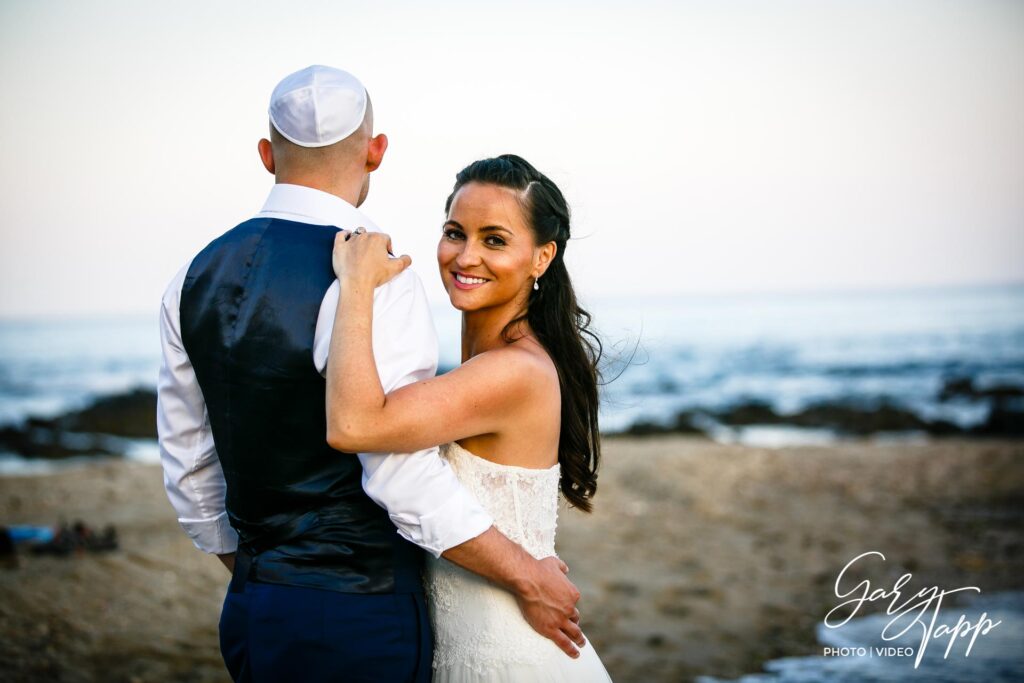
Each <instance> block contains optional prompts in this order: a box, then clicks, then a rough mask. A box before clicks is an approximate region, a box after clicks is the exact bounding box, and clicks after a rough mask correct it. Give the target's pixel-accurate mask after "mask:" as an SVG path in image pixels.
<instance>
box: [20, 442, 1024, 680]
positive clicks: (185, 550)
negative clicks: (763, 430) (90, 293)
mask: <svg viewBox="0 0 1024 683" xmlns="http://www.w3.org/2000/svg"><path fill="white" fill-rule="evenodd" d="M1022 493H1024V441H1020V440H987V439H986V440H982V439H974V440H968V439H959V438H957V439H938V440H931V441H927V442H914V443H892V442H890V443H886V442H875V441H870V440H861V441H851V442H845V443H842V444H839V445H833V446H824V447H822V446H813V447H812V446H802V447H788V448H782V449H762V448H753V447H745V446H729V445H721V444H716V443H714V442H712V441H709V440H707V439H705V438H702V437H697V436H665V437H651V438H632V437H630V438H622V437H618V438H616V437H612V438H608V439H607V440H606V442H605V448H604V464H603V469H602V473H601V477H600V488H599V492H598V496H597V499H596V501H595V503H596V505H595V508H596V509H595V512H594V513H593V514H592V515H584V514H581V513H578V512H576V511H573V510H563V511H562V513H561V514H560V519H559V536H558V548H559V554H560V555H561V556H562V557H563V558H564V559H565V560H566V561H567V562H568V563H569V565H570V568H571V573H570V576H571V578H572V579H573V580H574V581H576V583H577V585H578V586H579V587H580V589H581V591H582V593H583V599H582V601H581V602H580V611H581V613H582V625H583V627H584V630H585V632H586V633H587V634H588V636H589V637H590V639H591V641H592V642H593V644H594V645H595V646H596V647H597V648H598V649H599V653H600V655H601V657H602V659H603V660H604V662H605V664H606V665H607V667H608V669H609V671H610V672H611V673H612V675H613V677H614V678H615V680H617V681H687V680H691V679H692V678H693V677H694V676H696V675H702V674H703V675H713V676H719V677H731V676H737V675H740V674H743V673H749V672H754V671H758V670H759V669H760V665H761V663H762V662H764V661H765V660H767V659H771V658H776V657H779V656H784V655H796V654H812V653H815V652H816V651H818V652H819V653H820V650H819V648H817V647H816V646H815V640H814V628H815V626H816V624H817V623H819V622H820V621H821V619H822V618H823V616H824V614H825V613H826V612H827V611H828V610H829V609H830V608H831V607H832V606H834V605H835V604H836V603H837V599H836V598H835V597H834V596H833V594H832V585H833V583H834V581H835V577H836V574H837V573H838V571H839V570H840V569H841V568H842V567H843V565H845V564H846V563H847V562H848V561H849V560H850V559H852V558H853V557H855V556H856V555H859V554H861V553H863V552H866V551H870V550H876V551H880V552H882V553H884V554H885V557H886V561H885V562H884V563H878V564H877V565H875V567H874V569H873V574H872V572H869V574H871V578H872V580H873V581H874V580H877V581H878V585H880V586H891V585H892V582H893V580H894V579H895V578H896V577H898V576H899V575H900V574H903V573H905V572H912V573H913V575H914V578H913V583H912V584H911V586H916V587H923V586H930V585H938V586H940V587H944V588H953V587H957V586H963V585H975V586H978V587H980V588H981V589H982V591H983V592H985V593H989V592H994V591H997V590H1004V589H1019V588H1021V587H1022V584H1024V578H1022V577H1024V571H1022V569H1024V544H1022V531H1021V524H1020V521H1021V518H1022V512H1024V497H1022ZM76 518H81V519H83V520H85V521H86V522H87V523H88V524H90V525H92V526H96V527H98V526H101V525H104V524H107V523H111V524H114V525H116V527H117V529H118V532H119V534H120V539H121V549H120V550H118V551H115V552H113V553H109V554H97V555H80V556H74V557H70V558H54V557H36V556H32V555H30V554H29V553H27V552H19V560H18V565H17V566H16V567H13V568H8V569H3V570H0V590H2V591H3V595H4V599H3V600H2V601H0V662H2V665H0V678H2V679H3V680H8V681H37V680H52V681H227V680H228V678H227V675H226V673H225V672H224V670H223V666H222V663H221V660H220V654H219V651H218V646H217V619H218V616H219V613H220V604H221V600H222V598H223V593H224V589H225V586H226V583H227V580H228V575H227V572H226V570H224V569H223V567H222V566H221V565H220V564H219V563H218V562H217V560H216V559H215V558H213V557H210V556H207V555H204V554H202V553H200V552H198V551H196V550H195V549H194V548H193V547H192V544H191V542H190V541H189V540H188V539H187V538H186V537H185V535H184V533H183V532H182V531H181V530H180V529H179V527H178V525H177V523H176V522H175V520H174V516H173V512H172V510H171V507H170V504H169V503H168V501H167V499H166V496H165V494H164V491H163V486H162V480H161V471H160V468H159V467H158V466H153V465H144V464H138V463H132V462H127V461H122V460H108V461H105V462H103V463H102V464H92V465H88V466H83V467H74V468H69V469H66V470H64V471H61V472H58V473H55V474H49V475H43V476H29V477H7V478H0V520H2V522H3V523H6V524H53V523H56V522H57V521H58V520H60V519H65V520H67V521H71V520H74V519H76Z"/></svg>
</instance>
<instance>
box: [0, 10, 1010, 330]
mask: <svg viewBox="0 0 1024 683" xmlns="http://www.w3.org/2000/svg"><path fill="white" fill-rule="evenodd" d="M314 63H320V64H329V65H332V66H337V67H340V68H344V69H347V70H349V71H351V72H353V73H355V74H356V75H357V76H358V77H359V78H360V79H361V80H362V81H363V82H364V84H365V85H366V86H367V88H368V89H369V91H370V93H371V96H372V97H373V101H374V109H375V113H376V123H377V130H378V131H379V132H385V133H387V134H388V136H389V138H390V143H391V144H390V147H389V150H388V153H387V156H386V158H385V163H384V166H383V167H382V168H381V169H380V171H378V172H377V173H376V174H375V175H374V178H373V185H372V190H371V194H370V198H369V200H368V201H367V203H366V204H365V205H364V207H363V208H364V210H365V211H366V212H367V213H368V214H369V215H370V216H371V217H373V218H374V220H375V221H376V222H377V223H378V224H380V225H381V226H382V227H384V228H385V229H386V230H387V231H389V232H390V233H392V235H393V236H394V238H395V242H396V246H397V248H398V249H399V250H400V251H403V252H407V253H410V254H411V255H412V256H413V259H414V267H415V268H417V269H418V270H419V272H420V273H421V275H422V276H423V280H424V281H425V282H426V284H427V286H428V291H429V292H430V294H431V298H432V299H433V300H434V301H443V300H444V293H443V290H442V289H441V287H440V285H439V282H438V278H437V275H436V265H435V260H434V249H435V246H436V243H437V238H438V236H439V232H440V225H441V223H442V221H443V215H442V210H443V205H444V200H445V197H446V196H447V194H448V192H449V190H450V188H451V184H452V182H453V180H454V175H455V173H456V172H457V171H458V170H459V169H460V168H462V167H463V166H464V165H466V164H467V163H469V162H470V161H473V160H474V159H477V158H481V157H484V156H493V155H495V154H500V153H503V152H514V153H517V154H520V155H522V156H524V157H526V158H527V159H528V160H530V161H531V162H532V163H533V164H534V165H535V166H537V167H538V168H540V169H541V170H542V171H544V172H546V173H547V174H548V175H550V176H551V177H552V178H553V179H554V180H555V182H557V183H559V185H560V186H561V187H562V189H563V191H564V192H565V193H566V195H567V197H568V198H569V200H570V202H571V204H572V208H573V210H574V218H575V224H574V231H575V234H576V236H577V237H579V238H580V239H578V240H575V241H573V242H571V243H570V245H569V248H568V259H569V264H570V269H571V270H572V272H573V275H574V277H575V279H576V282H577V286H578V288H579V290H580V291H581V293H582V294H583V296H584V298H588V297H590V298H596V297H601V296H606V295H612V294H616V295H635V296H637V297H638V300H642V297H643V296H645V295H652V294H657V295H666V294H674V293H698V294H699V293H709V294H710V293H720V292H746V291H775V290H784V291H785V290H796V291H805V290H824V289H862V288H871V289H877V288H888V287H902V286H921V285H933V284H956V283H989V282H1008V281H1017V282H1019V281H1024V3H1021V2H1014V1H1009V0H1007V1H1004V2H985V1H982V0H964V1H962V2H940V1H931V0H929V1H918V2H911V1H908V2H898V3H894V2H890V1H888V0H886V1H882V2H821V1H815V2H688V3H687V2H684V3H678V2H675V3H669V2H664V3H657V2H631V3H628V6H627V3H620V4H610V3H595V2H565V3H556V2H539V3H529V2H515V3H509V4H506V5H499V4H497V3H491V2H486V3H481V2H472V3H471V2H465V3H452V2H447V3H446V2H434V3H415V2H408V3H398V2H395V3H391V2H389V3H359V4H355V3H353V4H351V5H349V3H340V2H290V3H281V2H275V3H269V2H266V3H263V2H234V3H228V2H223V3H209V2H185V1H179V2H175V3H139V2H82V1H77V2H42V1H34V2H12V1H9V0H6V1H5V0H0V89H2V97H3V106H2V107H0V210H2V223H0V316H49V315H67V314H72V315H76V316H78V315H81V316H88V315H95V314H119V313H140V312H155V310H156V308H157V306H158V304H159V299H160V295H161V293H162V292H163V289H164V287H165V286H166V284H167V283H168V281H169V280H170V279H171V278H172V277H173V275H174V273H175V272H176V271H177V270H178V269H179V268H180V267H181V266H182V265H184V264H185V263H186V262H187V260H188V259H189V258H190V257H191V256H192V255H193V254H194V253H196V252H197V251H198V250H199V249H201V248H202V247H203V246H205V244H207V243H208V242H209V241H210V240H211V239H213V238H214V237H216V236H217V235H219V234H220V233H222V232H224V231H225V230H227V229H229V228H231V227H233V226H234V225H235V224H237V223H239V222H241V221H242V220H245V219H246V218H248V217H250V216H251V215H252V214H254V213H255V212H256V211H258V210H259V208H260V206H261V204H262V202H263V200H264V198H265V195H266V193H267V191H268V190H269V188H270V184H271V182H272V178H271V177H270V176H269V175H268V174H266V172H265V171H264V170H263V168H262V167H261V166H260V163H259V160H258V157H257V155H256V142H257V140H258V139H259V138H260V137H262V136H264V135H266V126H267V115H266V109H267V101H268V98H269V95H270V92H271V90H272V89H273V87H274V85H275V84H276V83H277V82H278V81H279V80H280V79H281V78H282V77H284V76H285V75H287V74H288V73H290V72H292V71H295V70H297V69H300V68H302V67H305V66H307V65H309V64H314Z"/></svg>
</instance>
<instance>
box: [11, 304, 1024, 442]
mask: <svg viewBox="0 0 1024 683" xmlns="http://www.w3.org/2000/svg"><path fill="white" fill-rule="evenodd" d="M583 303H584V305H585V306H586V307H587V308H588V309H589V310H590V312H591V313H592V314H593V316H594V321H593V325H594V328H595V329H596V330H597V331H598V332H599V333H600V334H601V337H602V340H603V343H604V346H605V352H606V356H605V360H604V362H603V364H602V370H603V373H604V377H605V381H606V384H605V385H604V386H603V401H602V412H601V423H602V430H603V431H604V432H606V433H617V432H623V431H629V430H634V431H639V432H643V433H649V432H651V431H652V430H653V431H657V430H666V431H673V430H679V429H681V427H680V425H682V426H683V427H685V428H687V429H688V428H690V427H692V428H694V429H699V431H702V432H704V433H706V434H708V435H710V436H712V438H715V439H717V440H720V441H737V442H743V443H753V444H758V445H765V446H773V445H778V446H781V445H788V444H794V443H827V442H830V441H834V440H835V439H837V438H839V437H841V436H842V435H843V429H842V428H836V427H835V426H833V425H831V423H829V422H828V421H827V420H826V421H825V422H823V423H822V424H817V423H815V422H814V421H813V420H809V418H808V416H812V417H813V416H817V415H819V413H820V412H821V411H822V410H823V406H824V407H830V408H832V409H833V412H835V410H834V408H835V407H836V406H839V408H841V409H842V410H847V411H850V410H858V411H863V412H864V414H865V415H871V414H872V413H871V411H876V412H877V411H878V410H880V409H884V410H886V411H889V413H894V414H896V415H897V417H898V418H899V419H898V420H896V421H895V422H893V421H892V420H890V422H892V423H893V424H896V426H897V427H898V428H897V429H894V430H892V434H891V436H892V437H893V438H914V437H915V436H920V435H923V434H926V433H928V432H929V431H930V430H931V427H932V426H935V425H939V426H941V427H942V428H943V429H945V430H947V431H950V430H971V429H977V428H979V426H983V425H985V424H986V420H990V418H991V415H992V414H993V410H994V409H995V407H997V406H998V407H1001V409H1004V410H1011V411H1016V412H1020V411H1021V410H1024V399H1022V398H1021V396H1024V284H1006V285H971V286H943V287H914V288H902V289H885V290H868V291H853V290H842V291H832V292H790V293H778V292H774V293H773V292H763V293H754V294H750V293H748V294H714V295H701V294H689V295H674V296H669V295H665V296H646V297H637V296H630V297H604V298H595V299H593V300H584V302H583ZM432 308H433V311H434V316H435V323H436V326H437V329H438V337H439V342H440V367H441V371H444V370H447V369H450V368H452V367H455V366H456V365H457V364H458V362H459V353H460V345H459V327H460V325H459V314H458V312H457V311H455V310H454V309H452V308H451V307H449V306H448V305H447V304H434V305H433V306H432ZM159 363H160V342H159V332H158V326H157V316H156V313H155V312H154V314H152V315H137V314H135V315H124V316H112V315H100V316H94V317H77V318H76V317H62V318H37V319H25V318H21V319H11V318H8V319H0V428H3V427H16V426H18V425H23V424H24V423H25V421H26V420H28V419H29V418H43V419H52V418H55V417H57V416H60V415H62V414H64V413H67V412H68V411H73V410H77V409H81V408H83V407H84V406H87V405H89V404H90V402H92V401H95V400H97V399H98V398H101V397H104V396H111V395H116V394H119V393H124V392H129V391H132V390H134V389H137V388H142V389H145V390H153V389H155V386H156V379H157V372H158V368H159ZM815 411H817V412H815ZM740 413H742V415H741V414H740ZM751 413H753V415H751ZM812 413H813V415H812ZM844 419H845V418H844ZM921 425H924V427H922V426H921ZM883 426H884V425H883ZM855 431H856V430H855ZM872 431H873V432H874V431H880V432H883V434H882V436H884V432H886V431H887V430H885V429H882V430H877V429H873V430H872ZM932 431H933V430H932ZM0 450H4V449H2V448H0ZM136 451H139V452H147V451H150V449H148V448H146V447H144V446H139V447H137V448H136ZM7 455H8V456H9V455H10V453H7Z"/></svg>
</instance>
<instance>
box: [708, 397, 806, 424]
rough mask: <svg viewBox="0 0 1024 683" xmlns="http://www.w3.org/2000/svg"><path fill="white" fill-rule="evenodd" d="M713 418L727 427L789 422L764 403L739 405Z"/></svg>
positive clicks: (756, 402)
mask: <svg viewBox="0 0 1024 683" xmlns="http://www.w3.org/2000/svg"><path fill="white" fill-rule="evenodd" d="M715 418H716V419H717V420H718V421H719V422H721V423H722V424H727V425H733V426H738V425H753V424H760V425H764V424H782V423H785V422H789V420H787V419H786V418H784V417H783V416H781V415H779V414H778V413H776V412H775V409H773V408H772V407H771V405H769V404H768V403H765V402H764V401H747V402H746V403H739V404H737V405H735V406H732V407H731V408H728V409H727V410H723V411H721V412H718V413H716V415H715Z"/></svg>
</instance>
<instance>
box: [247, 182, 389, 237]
mask: <svg viewBox="0 0 1024 683" xmlns="http://www.w3.org/2000/svg"><path fill="white" fill-rule="evenodd" d="M258 216H259V217H263V218H281V219H283V220H289V221H296V222H298V223H310V224H312V225H333V226H334V227H336V228H341V229H342V230H353V229H355V228H358V227H359V226H362V227H364V228H366V229H367V230H371V231H379V230H380V228H378V227H377V225H376V224H375V223H374V222H373V221H372V220H370V218H369V217H367V215H366V214H364V213H363V212H362V211H360V210H359V209H357V208H356V207H354V206H352V205H351V204H349V203H348V202H346V201H345V200H344V199H342V198H341V197H337V196H335V195H333V194H329V193H327V192H323V191H322V190H314V189H313V188H311V187H304V186H302V185H288V184H286V183H278V184H276V185H274V187H273V188H271V190H270V196H268V197H267V201H266V202H265V203H264V204H263V209H262V210H261V211H260V212H259V214H258Z"/></svg>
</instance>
